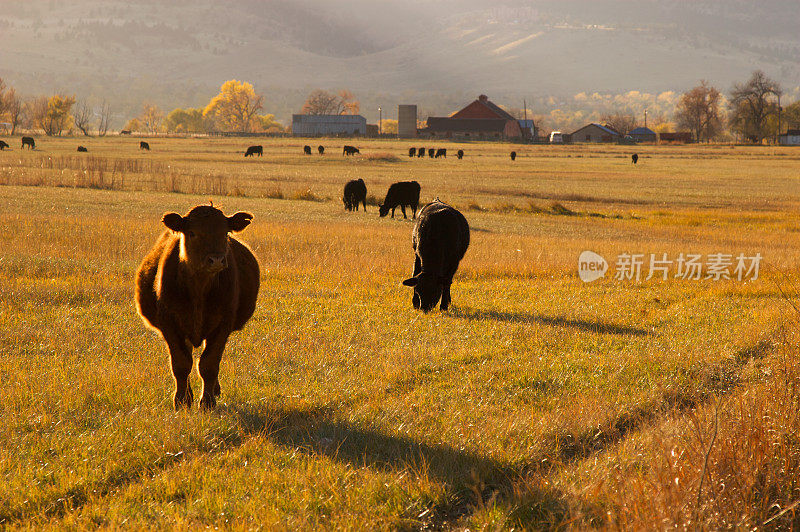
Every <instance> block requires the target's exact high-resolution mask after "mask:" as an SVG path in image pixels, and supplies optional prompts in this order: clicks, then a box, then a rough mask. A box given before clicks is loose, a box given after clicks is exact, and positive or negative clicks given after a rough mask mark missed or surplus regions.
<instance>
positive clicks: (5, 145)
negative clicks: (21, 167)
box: [0, 140, 9, 151]
mask: <svg viewBox="0 0 800 532" xmlns="http://www.w3.org/2000/svg"><path fill="white" fill-rule="evenodd" d="M8 147H9V146H8V143H7V142H6V141H4V140H0V151H3V150H4V149H6V148H8Z"/></svg>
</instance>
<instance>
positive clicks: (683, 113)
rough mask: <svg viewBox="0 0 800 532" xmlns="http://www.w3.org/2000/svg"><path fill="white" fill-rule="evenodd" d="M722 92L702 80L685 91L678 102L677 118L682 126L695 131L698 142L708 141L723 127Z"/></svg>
mask: <svg viewBox="0 0 800 532" xmlns="http://www.w3.org/2000/svg"><path fill="white" fill-rule="evenodd" d="M721 102H722V93H720V92H719V91H718V90H717V89H716V88H714V87H711V86H709V84H708V82H707V81H705V80H702V81H701V82H700V85H698V86H696V87H695V88H693V89H691V90H690V91H687V92H684V93H683V95H681V99H680V101H679V102H678V108H677V110H676V111H675V118H677V120H678V124H679V125H680V126H681V127H684V128H687V129H689V130H691V131H692V133H694V138H695V139H696V140H697V142H700V141H702V140H703V139H705V141H706V142H708V141H709V140H710V139H711V138H713V137H715V136H716V135H717V134H718V133H719V132H720V130H721V129H722V118H721V116H720V104H721Z"/></svg>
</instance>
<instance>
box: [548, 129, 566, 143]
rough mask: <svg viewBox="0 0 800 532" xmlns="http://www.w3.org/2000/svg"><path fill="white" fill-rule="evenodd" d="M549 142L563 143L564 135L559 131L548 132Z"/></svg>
mask: <svg viewBox="0 0 800 532" xmlns="http://www.w3.org/2000/svg"><path fill="white" fill-rule="evenodd" d="M550 144H564V135H563V134H562V133H561V132H560V131H553V132H552V133H550Z"/></svg>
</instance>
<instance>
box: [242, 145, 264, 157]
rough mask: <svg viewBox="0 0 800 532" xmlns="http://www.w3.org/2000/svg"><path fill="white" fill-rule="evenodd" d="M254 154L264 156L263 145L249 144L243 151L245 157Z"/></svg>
mask: <svg viewBox="0 0 800 532" xmlns="http://www.w3.org/2000/svg"><path fill="white" fill-rule="evenodd" d="M254 155H258V156H259V157H263V156H264V146H250V147H249V148H247V151H246V152H244V156H245V157H253V156H254Z"/></svg>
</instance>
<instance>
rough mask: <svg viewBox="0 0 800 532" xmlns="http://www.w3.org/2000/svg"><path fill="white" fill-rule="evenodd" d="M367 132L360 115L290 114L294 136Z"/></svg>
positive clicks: (354, 134)
mask: <svg viewBox="0 0 800 532" xmlns="http://www.w3.org/2000/svg"><path fill="white" fill-rule="evenodd" d="M366 134H367V119H366V118H364V117H363V116H361V115H292V135H294V136H295V137H323V136H358V135H366Z"/></svg>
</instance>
